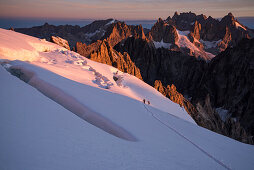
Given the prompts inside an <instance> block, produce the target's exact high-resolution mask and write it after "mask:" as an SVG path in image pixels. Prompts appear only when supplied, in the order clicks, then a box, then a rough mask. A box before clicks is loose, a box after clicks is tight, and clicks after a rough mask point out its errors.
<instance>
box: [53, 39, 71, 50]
mask: <svg viewBox="0 0 254 170" xmlns="http://www.w3.org/2000/svg"><path fill="white" fill-rule="evenodd" d="M50 40H51V42H53V43H56V44H57V45H59V46H61V47H64V48H66V49H68V50H70V46H69V43H68V41H67V40H65V39H63V38H61V37H55V36H51V39H50Z"/></svg>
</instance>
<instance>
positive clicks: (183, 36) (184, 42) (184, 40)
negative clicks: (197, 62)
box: [177, 30, 215, 61]
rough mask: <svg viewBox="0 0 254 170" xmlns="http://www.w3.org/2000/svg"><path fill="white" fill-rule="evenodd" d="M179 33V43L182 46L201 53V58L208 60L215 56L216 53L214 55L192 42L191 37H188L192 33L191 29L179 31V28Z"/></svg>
mask: <svg viewBox="0 0 254 170" xmlns="http://www.w3.org/2000/svg"><path fill="white" fill-rule="evenodd" d="M177 33H178V37H179V40H178V42H177V45H178V46H179V47H180V48H187V49H190V50H191V51H193V52H194V53H196V55H199V56H200V57H201V58H203V59H205V60H207V61H208V60H211V59H212V58H213V57H215V55H213V54H211V53H209V52H205V51H201V50H200V49H199V48H197V47H196V46H195V45H194V44H193V43H192V42H190V40H189V38H188V37H187V36H188V34H189V33H190V31H179V30H177Z"/></svg>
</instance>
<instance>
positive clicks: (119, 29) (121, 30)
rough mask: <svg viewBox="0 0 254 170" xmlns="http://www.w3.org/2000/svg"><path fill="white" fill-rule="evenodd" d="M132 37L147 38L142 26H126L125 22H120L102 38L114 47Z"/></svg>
mask: <svg viewBox="0 0 254 170" xmlns="http://www.w3.org/2000/svg"><path fill="white" fill-rule="evenodd" d="M130 36H133V37H135V38H141V39H145V38H146V36H145V33H144V31H143V27H142V26H141V25H138V26H131V25H130V26H129V25H126V24H125V23H124V22H120V21H118V22H116V23H114V24H112V25H110V26H109V27H108V28H107V30H106V32H105V35H104V36H103V37H102V39H106V40H107V41H108V42H109V44H110V45H111V46H112V47H114V46H115V45H116V44H118V43H119V42H120V41H122V40H124V39H126V38H128V37H130Z"/></svg>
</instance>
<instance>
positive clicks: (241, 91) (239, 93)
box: [195, 39, 254, 143]
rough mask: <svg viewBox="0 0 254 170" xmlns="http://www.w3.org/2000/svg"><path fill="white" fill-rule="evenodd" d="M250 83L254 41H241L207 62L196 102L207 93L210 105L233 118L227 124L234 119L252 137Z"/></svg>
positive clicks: (253, 73) (253, 114) (253, 110)
mask: <svg viewBox="0 0 254 170" xmlns="http://www.w3.org/2000/svg"><path fill="white" fill-rule="evenodd" d="M253 84H254V39H251V40H249V39H244V40H242V41H240V42H239V43H238V45H237V46H236V47H234V48H228V49H226V50H225V51H224V52H222V53H221V54H219V55H218V56H217V57H216V58H214V60H212V62H211V63H209V66H208V69H207V71H206V73H205V74H204V79H203V81H202V83H201V86H200V87H201V88H200V89H199V93H197V96H196V97H195V98H197V99H195V100H202V98H204V97H205V95H206V94H210V97H211V103H212V106H214V107H216V108H219V107H223V108H224V109H226V110H228V115H230V118H232V120H228V121H229V123H230V121H231V122H232V121H233V120H234V122H235V123H236V124H239V127H241V128H243V129H244V130H245V131H246V133H247V134H249V135H252V136H253V134H254V105H253V103H254V85H253ZM226 121H227V120H226ZM238 129H240V128H238ZM237 133H239V132H237ZM252 143H253V140H252Z"/></svg>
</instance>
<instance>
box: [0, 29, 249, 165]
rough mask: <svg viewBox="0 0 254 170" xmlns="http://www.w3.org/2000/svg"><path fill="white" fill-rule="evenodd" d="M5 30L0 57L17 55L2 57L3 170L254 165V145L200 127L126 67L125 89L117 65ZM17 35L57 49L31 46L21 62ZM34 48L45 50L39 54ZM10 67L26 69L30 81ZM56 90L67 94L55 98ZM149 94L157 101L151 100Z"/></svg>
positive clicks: (0, 162)
mask: <svg viewBox="0 0 254 170" xmlns="http://www.w3.org/2000/svg"><path fill="white" fill-rule="evenodd" d="M0 33H1V34H0V56H1V58H2V59H8V60H11V61H4V60H2V61H1V63H2V66H1V65H0V108H1V113H0V136H1V140H0V151H1V152H0V169H26V170H30V169H251V168H252V167H253V166H254V157H253V156H254V148H253V146H251V145H247V144H243V143H240V142H237V141H235V140H232V139H230V138H227V137H224V136H221V135H218V134H216V133H213V132H211V131H209V130H206V129H203V128H201V127H198V126H197V125H195V124H194V123H193V120H192V119H191V118H190V117H189V115H187V113H186V112H185V111H183V110H182V108H180V107H179V106H178V105H176V104H174V103H172V102H171V101H169V100H168V99H166V98H164V97H163V96H162V95H160V94H159V93H158V92H157V91H156V90H154V89H153V88H152V87H150V86H148V85H146V84H145V83H143V82H142V81H140V80H139V79H136V78H135V77H133V76H130V75H127V74H123V73H120V72H119V73H118V74H117V76H122V77H123V82H122V84H123V85H122V86H118V85H117V84H121V83H120V82H118V83H116V82H115V81H114V80H113V75H114V73H116V71H117V70H116V69H115V68H112V67H110V66H107V65H103V64H100V63H96V62H93V61H90V60H88V59H85V58H83V57H81V56H79V55H77V54H76V53H73V52H69V51H66V50H64V49H62V48H60V47H58V46H56V45H54V44H51V43H48V42H44V41H43V42H41V41H40V40H39V39H36V38H33V37H29V36H25V35H22V34H18V33H15V32H12V31H6V30H2V29H1V30H0ZM3 34H4V35H5V36H9V42H8V38H7V41H6V39H4V38H2V35H3ZM15 37H17V39H20V43H21V44H25V42H27V43H28V42H31V41H34V43H36V42H37V41H39V42H41V43H43V44H46V45H45V46H46V47H48V45H49V46H50V47H51V48H52V49H51V51H48V52H43V50H42V51H39V50H38V49H37V48H38V47H37V46H36V47H34V46H32V47H31V46H29V48H31V49H30V50H31V53H29V52H28V53H26V54H28V55H31V58H33V59H32V60H30V63H27V62H23V61H18V60H15V59H20V60H24V58H22V57H23V56H22V55H21V54H19V50H20V51H22V50H23V48H21V47H20V44H18V43H16V44H15ZM22 37H23V38H22ZM3 39H4V40H3ZM22 39H23V40H24V41H25V42H22ZM8 43H9V44H8ZM2 44H3V45H2ZM11 44H12V46H8V45H11ZM47 44H48V45H47ZM26 48H28V47H26ZM12 50H13V52H14V53H15V55H17V57H16V56H15V55H11V54H12V53H11V51H12ZM6 51H10V53H8V55H7V54H6V53H5V52H6ZM34 52H35V53H36V52H37V53H38V55H37V54H36V56H32V53H34ZM41 58H43V61H42V60H40V59H41ZM28 59H30V58H28ZM7 63H8V64H7ZM3 66H4V67H3ZM7 70H9V71H10V70H16V71H17V70H20V71H21V72H22V73H23V74H20V77H21V79H23V80H24V81H26V82H27V83H25V82H24V81H21V80H20V79H19V78H17V77H15V76H13V75H11V74H10V73H9V72H8V71H7ZM17 73H18V72H17ZM52 86H53V87H52ZM43 88H44V89H43ZM52 88H53V91H52ZM36 89H37V90H36ZM43 90H44V91H43ZM56 91H61V93H60V94H61V95H57V96H50V95H52V94H54V92H56ZM63 96H64V97H63ZM49 98H51V99H52V100H51V99H49ZM143 98H146V99H149V100H150V101H151V105H150V106H149V105H144V104H143V103H142V102H141V100H142V99H143ZM66 101H67V102H66ZM68 101H69V102H68ZM73 101H74V102H73ZM72 102H73V103H72ZM70 103H71V104H70ZM68 104H70V105H68ZM68 106H69V107H68ZM77 107H79V108H81V110H82V108H85V109H87V110H86V111H87V112H88V113H91V114H93V113H94V114H95V115H98V116H99V118H101V119H99V120H102V123H103V121H104V120H108V121H109V124H110V123H112V124H110V125H112V126H111V127H113V130H114V129H115V128H120V129H122V130H123V131H124V132H127V133H128V134H130V135H131V136H133V137H134V138H135V139H136V140H132V141H129V140H124V139H122V138H118V137H115V136H116V135H114V134H113V135H112V133H110V131H106V130H105V129H107V127H108V126H107V125H108V124H106V126H104V127H100V123H101V122H100V121H98V122H95V123H98V124H95V126H93V125H92V124H91V122H89V121H91V119H93V116H88V117H85V118H86V119H87V121H85V120H84V117H82V115H80V114H79V113H78V111H79V109H78V110H75V108H77ZM65 108H66V109H65ZM75 114H77V115H78V116H80V117H81V118H82V119H80V118H79V117H78V116H76V115H75ZM96 126H97V127H99V128H97V127H96ZM121 132H122V131H121Z"/></svg>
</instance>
